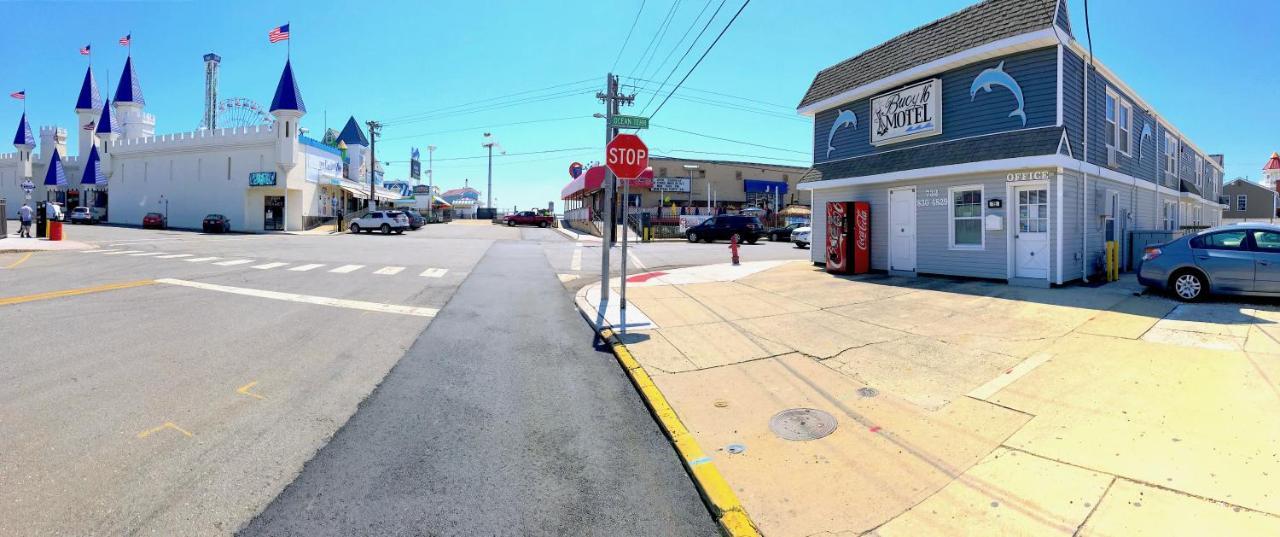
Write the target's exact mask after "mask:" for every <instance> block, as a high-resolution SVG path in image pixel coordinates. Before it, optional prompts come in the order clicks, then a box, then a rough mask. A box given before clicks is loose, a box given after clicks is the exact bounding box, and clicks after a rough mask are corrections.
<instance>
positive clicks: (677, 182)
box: [652, 177, 689, 192]
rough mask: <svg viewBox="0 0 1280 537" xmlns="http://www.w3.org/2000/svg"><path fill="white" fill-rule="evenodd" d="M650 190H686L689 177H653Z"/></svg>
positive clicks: (687, 189)
mask: <svg viewBox="0 0 1280 537" xmlns="http://www.w3.org/2000/svg"><path fill="white" fill-rule="evenodd" d="M652 190H653V191H654V192H688V191H689V178H688V177H654V178H653V188H652Z"/></svg>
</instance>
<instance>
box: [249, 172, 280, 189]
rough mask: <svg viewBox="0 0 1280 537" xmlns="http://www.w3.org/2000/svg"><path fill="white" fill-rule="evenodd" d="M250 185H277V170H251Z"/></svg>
mask: <svg viewBox="0 0 1280 537" xmlns="http://www.w3.org/2000/svg"><path fill="white" fill-rule="evenodd" d="M249 186H276V172H250V173H249Z"/></svg>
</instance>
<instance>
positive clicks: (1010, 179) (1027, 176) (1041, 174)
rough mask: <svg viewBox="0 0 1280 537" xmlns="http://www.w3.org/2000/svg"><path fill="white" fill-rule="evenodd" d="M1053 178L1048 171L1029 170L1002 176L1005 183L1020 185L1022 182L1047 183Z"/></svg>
mask: <svg viewBox="0 0 1280 537" xmlns="http://www.w3.org/2000/svg"><path fill="white" fill-rule="evenodd" d="M1052 176H1053V172H1052V171H1049V170H1030V171H1025V172H1010V173H1009V174H1008V175H1005V176H1004V181H1005V182H1006V183H1021V182H1024V181H1048V180H1049V178H1050V177H1052Z"/></svg>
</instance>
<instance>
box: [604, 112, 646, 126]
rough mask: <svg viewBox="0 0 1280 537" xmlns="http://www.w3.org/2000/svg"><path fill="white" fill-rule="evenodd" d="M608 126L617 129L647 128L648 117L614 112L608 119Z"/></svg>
mask: <svg viewBox="0 0 1280 537" xmlns="http://www.w3.org/2000/svg"><path fill="white" fill-rule="evenodd" d="M609 126H610V127H614V128H618V129H647V128H649V118H647V117H641V116H624V115H621V114H614V115H613V116H612V117H611V118H610V119H609Z"/></svg>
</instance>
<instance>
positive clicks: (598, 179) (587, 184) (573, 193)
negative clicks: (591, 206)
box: [560, 166, 653, 200]
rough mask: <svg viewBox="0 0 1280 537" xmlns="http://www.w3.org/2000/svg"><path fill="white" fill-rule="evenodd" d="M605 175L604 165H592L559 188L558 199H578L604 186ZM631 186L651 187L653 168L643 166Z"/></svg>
mask: <svg viewBox="0 0 1280 537" xmlns="http://www.w3.org/2000/svg"><path fill="white" fill-rule="evenodd" d="M605 175H606V174H605V167H604V166H592V167H591V168H589V169H587V171H585V172H582V175H579V176H578V178H577V179H574V180H572V181H569V184H567V185H565V186H564V188H563V189H561V190H560V199H564V200H569V199H579V198H582V197H585V196H587V195H590V194H591V193H592V192H595V191H597V190H600V189H602V188H604V178H605ZM631 187H632V188H653V168H645V170H644V173H641V174H640V177H637V178H636V179H634V180H632V181H631Z"/></svg>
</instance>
